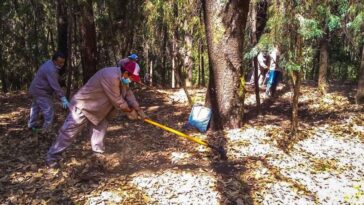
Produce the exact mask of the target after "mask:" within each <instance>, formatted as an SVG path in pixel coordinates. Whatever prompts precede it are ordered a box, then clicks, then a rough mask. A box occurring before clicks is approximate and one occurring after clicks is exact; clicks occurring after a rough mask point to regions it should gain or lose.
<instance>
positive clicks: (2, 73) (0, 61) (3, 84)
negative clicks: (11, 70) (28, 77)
mask: <svg viewBox="0 0 364 205" xmlns="http://www.w3.org/2000/svg"><path fill="white" fill-rule="evenodd" d="M0 28H1V30H0V44H1V45H4V44H3V42H4V40H3V39H4V33H3V32H4V22H3V20H2V18H0ZM3 52H4V51H3V46H0V77H1V78H0V80H1V88H2V91H3V92H4V93H7V92H8V84H7V82H6V81H7V77H6V72H5V69H4V67H5V66H4V65H5V64H6V62H5V59H4V58H3V56H4V54H3Z"/></svg>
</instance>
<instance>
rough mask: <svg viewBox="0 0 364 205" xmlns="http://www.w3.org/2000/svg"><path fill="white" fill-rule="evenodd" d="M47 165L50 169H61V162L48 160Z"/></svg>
mask: <svg viewBox="0 0 364 205" xmlns="http://www.w3.org/2000/svg"><path fill="white" fill-rule="evenodd" d="M46 165H47V167H48V168H53V169H58V168H60V167H61V165H60V164H59V162H58V161H56V160H49V161H47V160H46Z"/></svg>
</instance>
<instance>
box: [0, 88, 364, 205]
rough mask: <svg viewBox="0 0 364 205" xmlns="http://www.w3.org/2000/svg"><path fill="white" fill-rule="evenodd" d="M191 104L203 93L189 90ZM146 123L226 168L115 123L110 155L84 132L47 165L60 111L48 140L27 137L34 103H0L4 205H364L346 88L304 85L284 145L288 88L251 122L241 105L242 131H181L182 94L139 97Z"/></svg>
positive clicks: (156, 135) (360, 150) (361, 163)
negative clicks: (95, 149) (220, 149)
mask: <svg viewBox="0 0 364 205" xmlns="http://www.w3.org/2000/svg"><path fill="white" fill-rule="evenodd" d="M190 92H191V94H192V95H193V96H194V99H195V101H196V102H199V101H202V100H203V98H204V93H205V92H206V90H204V89H193V90H192V89H191V91H190ZM135 94H136V96H137V98H138V99H139V101H140V104H141V106H142V107H143V108H145V110H146V113H147V115H148V116H149V117H150V118H151V119H153V120H155V121H157V122H160V123H162V124H165V125H167V126H170V127H172V128H175V129H177V130H180V131H182V132H185V133H187V134H189V135H192V136H197V137H200V138H202V139H206V140H208V141H209V142H211V143H220V144H223V145H224V147H225V149H226V151H227V157H228V160H226V161H223V160H220V159H219V157H218V156H217V155H216V154H215V153H213V152H211V150H209V149H208V148H205V147H203V146H201V145H198V144H195V143H191V142H190V141H187V140H185V139H183V138H180V137H177V136H176V135H174V134H171V133H168V132H165V131H163V130H161V129H159V128H156V127H153V126H152V125H148V124H145V123H143V122H142V121H130V120H128V119H126V117H125V116H123V115H121V114H120V115H118V116H117V117H116V118H115V119H114V120H113V121H112V122H111V124H110V126H109V128H108V133H107V137H106V139H105V144H106V154H105V155H104V156H103V157H100V156H94V155H93V154H92V151H91V147H90V140H89V137H88V135H87V132H84V133H82V134H81V135H80V136H79V137H78V138H77V139H76V140H75V142H74V143H73V144H72V146H71V147H69V149H67V150H66V152H64V153H63V161H62V167H61V168H60V169H48V168H46V166H45V164H44V156H45V153H46V151H47V149H48V148H49V146H50V145H51V143H52V141H53V140H54V139H55V136H56V131H57V130H58V128H59V127H60V126H61V125H62V123H63V120H64V119H65V116H66V114H67V112H66V111H64V110H62V109H61V108H60V106H59V105H57V106H56V122H55V129H54V133H52V134H49V135H43V134H40V133H32V132H31V131H29V130H28V129H27V120H28V118H29V110H30V104H31V98H29V97H28V96H27V95H26V93H24V92H18V93H10V94H6V95H4V94H3V95H1V97H0V104H1V107H0V133H1V135H0V204H93V205H94V204H209V205H210V204H238V205H242V204H328V205H329V204H330V205H331V204H364V123H363V122H364V108H363V106H357V105H355V104H354V94H355V89H353V87H352V86H350V85H340V86H336V87H332V88H330V92H329V93H328V94H327V95H325V96H320V95H319V92H318V91H317V89H316V88H315V87H314V86H311V85H310V84H309V83H308V84H305V85H303V87H302V96H301V97H300V100H299V109H300V112H299V116H300V131H299V134H298V135H297V136H295V137H290V136H289V132H288V130H289V127H290V109H291V106H290V99H291V96H292V93H291V92H290V89H289V87H288V86H285V85H281V86H280V87H279V96H278V97H277V98H275V99H273V100H269V99H265V98H264V93H263V91H262V93H261V94H262V95H261V96H262V98H263V99H262V101H263V102H262V115H260V116H258V117H257V115H256V111H255V105H254V104H255V100H254V99H255V97H254V94H253V93H252V92H249V93H248V95H247V96H246V114H245V116H246V124H245V125H244V126H243V127H242V128H241V129H235V130H226V131H224V132H220V133H213V132H208V134H207V136H206V135H203V134H200V133H198V132H197V131H196V130H191V129H188V130H186V129H184V126H183V125H184V124H185V123H186V121H187V119H188V115H189V113H190V111H191V109H190V107H189V106H188V105H187V104H186V103H185V102H186V99H185V97H184V95H183V92H182V91H181V90H159V91H158V92H157V91H153V90H146V89H138V90H136V91H135Z"/></svg>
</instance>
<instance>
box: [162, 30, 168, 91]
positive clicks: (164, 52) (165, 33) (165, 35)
mask: <svg viewBox="0 0 364 205" xmlns="http://www.w3.org/2000/svg"><path fill="white" fill-rule="evenodd" d="M162 34H163V45H162V46H163V49H162V62H161V64H162V69H161V78H162V79H161V80H162V83H161V84H162V85H163V86H166V85H167V84H166V82H168V79H166V76H167V68H166V61H167V42H168V30H167V26H166V25H163V27H162Z"/></svg>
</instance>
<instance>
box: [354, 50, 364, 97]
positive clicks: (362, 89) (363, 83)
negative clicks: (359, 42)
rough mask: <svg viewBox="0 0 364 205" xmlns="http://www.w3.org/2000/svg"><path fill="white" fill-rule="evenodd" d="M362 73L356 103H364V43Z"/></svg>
mask: <svg viewBox="0 0 364 205" xmlns="http://www.w3.org/2000/svg"><path fill="white" fill-rule="evenodd" d="M359 72H360V75H359V82H358V90H357V93H356V103H357V104H364V45H363V48H362V51H361V63H360V70H359Z"/></svg>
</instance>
